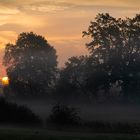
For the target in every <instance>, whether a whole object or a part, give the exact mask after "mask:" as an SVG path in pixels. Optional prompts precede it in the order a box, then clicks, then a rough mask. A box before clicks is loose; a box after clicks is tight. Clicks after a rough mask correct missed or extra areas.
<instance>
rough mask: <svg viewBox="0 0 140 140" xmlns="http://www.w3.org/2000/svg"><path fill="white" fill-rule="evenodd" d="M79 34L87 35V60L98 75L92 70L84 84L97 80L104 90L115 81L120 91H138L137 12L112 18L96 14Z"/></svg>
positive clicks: (139, 31)
mask: <svg viewBox="0 0 140 140" xmlns="http://www.w3.org/2000/svg"><path fill="white" fill-rule="evenodd" d="M83 36H89V37H91V42H89V43H88V44H87V48H88V49H89V51H90V56H89V57H90V61H91V62H90V63H91V64H92V66H93V68H94V71H96V72H97V73H99V74H98V75H99V77H100V78H98V76H97V75H96V74H97V73H96V72H95V73H93V74H92V75H93V76H91V81H90V80H89V84H88V85H91V86H92V85H93V83H94V81H98V83H99V85H100V84H101V86H102V87H103V89H104V90H106V91H107V90H108V89H110V87H111V86H112V85H114V84H117V85H118V86H120V87H121V89H122V91H123V93H124V95H127V96H128V95H129V94H131V95H132V94H137V93H140V15H136V16H135V17H134V18H132V19H131V18H126V19H121V18H118V19H116V18H114V17H112V16H110V15H109V14H98V15H97V16H96V18H95V21H93V22H91V23H90V25H89V27H88V30H87V31H84V32H83ZM95 76H97V80H95V79H96V78H95ZM103 79H104V80H103ZM101 81H102V82H101ZM103 85H104V86H103ZM96 87H97V86H96Z"/></svg>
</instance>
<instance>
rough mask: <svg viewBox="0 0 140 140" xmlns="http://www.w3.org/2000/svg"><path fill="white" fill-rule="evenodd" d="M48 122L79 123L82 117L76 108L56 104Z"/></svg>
mask: <svg viewBox="0 0 140 140" xmlns="http://www.w3.org/2000/svg"><path fill="white" fill-rule="evenodd" d="M48 122H51V123H53V124H55V125H77V124H79V122H80V117H79V116H78V112H77V110H76V109H75V108H71V107H68V106H65V105H56V106H54V107H53V108H52V114H51V115H50V117H49V119H48Z"/></svg>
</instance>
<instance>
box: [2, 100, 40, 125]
mask: <svg viewBox="0 0 140 140" xmlns="http://www.w3.org/2000/svg"><path fill="white" fill-rule="evenodd" d="M0 123H14V124H24V125H30V124H40V123H41V120H40V118H39V117H38V116H37V115H35V114H34V113H33V112H32V111H31V110H30V109H28V108H27V107H25V106H18V105H17V104H16V103H9V102H7V101H5V99H4V98H0Z"/></svg>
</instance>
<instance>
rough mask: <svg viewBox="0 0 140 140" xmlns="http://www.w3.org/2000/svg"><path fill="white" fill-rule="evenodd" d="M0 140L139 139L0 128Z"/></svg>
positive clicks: (109, 135)
mask: <svg viewBox="0 0 140 140" xmlns="http://www.w3.org/2000/svg"><path fill="white" fill-rule="evenodd" d="M0 140H140V136H139V135H125V134H124V135H123V134H92V133H82V134H80V133H77V132H75V133H74V132H58V131H48V130H45V129H26V128H0Z"/></svg>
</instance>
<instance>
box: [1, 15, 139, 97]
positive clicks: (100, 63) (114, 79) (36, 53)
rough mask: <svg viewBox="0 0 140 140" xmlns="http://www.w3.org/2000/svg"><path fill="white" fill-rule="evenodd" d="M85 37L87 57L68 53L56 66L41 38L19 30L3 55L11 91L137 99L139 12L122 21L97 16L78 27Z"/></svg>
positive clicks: (48, 47)
mask: <svg viewBox="0 0 140 140" xmlns="http://www.w3.org/2000/svg"><path fill="white" fill-rule="evenodd" d="M86 36H87V37H89V38H91V41H90V42H89V43H87V44H86V47H87V49H88V50H89V55H88V56H79V57H77V56H74V57H71V58H69V60H68V61H67V62H66V63H65V66H64V68H62V69H59V68H58V67H57V56H56V51H55V49H54V48H53V47H52V46H51V45H50V44H49V43H48V42H47V40H46V39H45V38H44V37H42V36H40V35H36V34H34V33H32V32H30V33H21V34H20V35H19V37H18V39H17V41H16V44H14V45H13V44H7V45H6V48H5V56H4V59H3V60H4V61H3V64H4V65H5V66H6V68H7V69H6V70H7V75H8V76H9V78H10V87H11V89H12V90H13V91H14V93H15V94H17V95H28V96H30V95H32V96H36V95H40V96H42V95H47V94H49V93H51V95H54V96H55V97H57V98H61V99H62V98H64V99H66V98H76V99H78V98H80V97H82V96H83V97H87V98H89V99H90V98H92V99H96V98H98V97H104V98H106V99H109V98H111V97H115V98H116V97H118V96H121V97H124V98H132V97H138V96H139V95H140V15H139V14H138V15H136V16H135V17H134V18H125V19H121V18H114V17H112V16H110V15H109V14H107V13H106V14H98V15H97V16H96V17H95V20H94V21H92V22H90V25H89V27H88V29H87V31H83V37H86ZM115 89H116V90H118V91H117V93H115V92H113V91H114V90H115ZM114 93H115V95H114Z"/></svg>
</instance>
